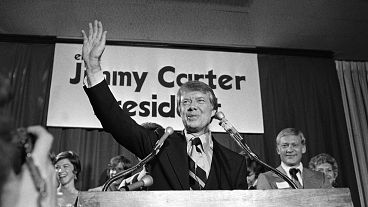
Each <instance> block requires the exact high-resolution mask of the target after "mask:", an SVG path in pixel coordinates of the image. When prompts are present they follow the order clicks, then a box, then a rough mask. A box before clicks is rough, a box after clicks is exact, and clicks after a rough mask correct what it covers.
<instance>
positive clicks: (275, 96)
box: [0, 42, 360, 206]
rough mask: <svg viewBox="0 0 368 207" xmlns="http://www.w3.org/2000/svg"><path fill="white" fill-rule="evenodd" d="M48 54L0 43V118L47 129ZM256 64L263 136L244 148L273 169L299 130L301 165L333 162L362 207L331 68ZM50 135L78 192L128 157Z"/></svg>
mask: <svg viewBox="0 0 368 207" xmlns="http://www.w3.org/2000/svg"><path fill="white" fill-rule="evenodd" d="M53 53H54V42H50V43H48V44H46V43H43V44H38V43H32V44H29V43H18V42H5V43H2V42H0V54H1V56H0V61H1V63H2V64H1V65H0V69H1V74H5V76H6V77H8V78H10V80H11V83H12V84H11V89H12V90H13V94H14V97H13V99H12V101H11V102H10V103H8V104H7V105H5V107H3V108H2V109H1V114H5V115H9V116H11V117H13V118H14V120H15V121H14V127H20V126H28V125H33V124H41V125H45V123H46V116H47V106H48V97H49V89H50V82H51V74H52V63H53ZM258 61H259V62H258V64H259V75H260V84H261V96H262V110H263V118H264V134H243V136H245V137H246V138H245V139H244V140H245V142H246V143H247V144H248V145H249V146H250V148H251V149H252V150H253V151H254V152H255V153H256V154H257V155H258V156H259V157H260V158H261V159H262V160H264V161H266V162H267V163H269V164H271V165H272V166H274V167H276V166H278V165H279V164H280V160H279V156H278V155H277V153H276V150H275V137H276V135H277V133H278V132H279V131H280V130H282V129H283V128H286V127H296V128H300V129H301V130H302V131H303V132H304V133H305V135H306V137H307V153H306V154H305V155H304V158H303V163H304V165H305V166H307V163H308V161H309V159H310V158H311V157H312V156H314V155H316V154H318V153H321V152H326V153H329V154H331V155H332V156H334V157H335V158H336V160H337V161H338V164H339V167H340V169H339V177H338V178H337V182H338V185H339V187H349V188H350V190H351V194H352V198H353V201H354V205H355V206H360V205H359V195H358V190H357V187H356V186H357V184H356V177H355V172H354V170H353V169H354V165H353V159H352V156H351V150H350V144H349V138H348V131H347V127H346V122H345V116H344V109H343V104H342V98H341V92H340V86H339V82H338V78H337V73H336V69H335V65H334V61H333V60H332V59H331V58H313V57H301V56H285V55H266V54H261V55H258ZM224 113H225V114H226V112H224ZM246 115H247V114H244V116H246ZM229 121H230V122H231V120H229ZM233 124H234V125H235V126H236V124H237V123H233ZM164 127H165V126H164ZM48 130H49V131H50V132H51V133H52V134H53V135H54V138H55V141H54V144H53V147H52V152H54V153H55V154H57V153H59V152H61V151H65V150H73V151H75V152H77V153H78V154H79V155H80V158H81V162H82V172H81V180H80V181H79V183H78V185H77V186H78V188H79V189H80V190H87V189H89V188H92V187H96V186H97V185H99V184H101V183H102V182H103V179H104V176H105V170H106V165H107V163H108V161H109V159H110V158H111V157H113V156H116V155H118V154H125V155H127V156H130V157H133V155H132V154H130V153H129V152H128V151H127V150H126V149H125V148H123V147H121V146H119V145H118V144H117V143H116V142H115V141H114V139H113V138H112V137H111V135H109V134H107V133H105V132H103V131H102V130H98V129H82V128H58V127H49V128H48ZM214 136H215V138H216V139H217V140H218V141H219V142H221V143H223V144H224V145H225V146H227V147H228V148H230V149H232V150H234V151H239V148H238V147H237V145H236V144H235V143H234V142H233V141H231V139H230V138H229V137H228V135H227V134H225V133H215V134H214Z"/></svg>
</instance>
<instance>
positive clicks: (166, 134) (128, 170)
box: [102, 127, 174, 191]
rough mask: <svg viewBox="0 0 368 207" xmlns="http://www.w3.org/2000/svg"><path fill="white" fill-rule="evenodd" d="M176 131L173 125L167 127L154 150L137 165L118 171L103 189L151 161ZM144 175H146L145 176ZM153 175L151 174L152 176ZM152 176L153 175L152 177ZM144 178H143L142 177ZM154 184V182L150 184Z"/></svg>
mask: <svg viewBox="0 0 368 207" xmlns="http://www.w3.org/2000/svg"><path fill="white" fill-rule="evenodd" d="M173 132H174V129H173V128H172V127H166V129H165V133H164V134H163V135H162V136H161V138H160V139H159V140H157V142H156V144H155V147H154V148H153V150H152V152H151V153H150V154H149V155H147V156H146V157H145V158H143V160H141V161H140V162H139V163H138V164H136V165H135V166H133V167H131V168H129V169H126V170H124V171H121V172H119V173H117V174H116V175H115V176H114V177H112V178H110V179H108V180H107V181H106V182H105V184H104V186H103V188H102V191H106V190H107V189H108V187H109V186H110V185H111V184H112V183H113V182H114V181H116V180H118V179H120V178H122V177H124V176H126V175H127V174H129V173H131V172H133V171H135V170H137V169H139V168H141V167H142V166H143V165H145V164H146V163H147V162H149V161H151V160H152V159H153V158H154V157H155V156H156V155H157V154H158V153H159V151H160V149H161V147H162V145H163V144H164V142H165V140H166V139H167V137H169V136H170V135H171V134H172V133H173ZM143 177H144V176H143ZM150 177H151V176H150ZM151 178H152V177H151ZM142 179H143V178H142ZM150 185H152V183H151V184H150Z"/></svg>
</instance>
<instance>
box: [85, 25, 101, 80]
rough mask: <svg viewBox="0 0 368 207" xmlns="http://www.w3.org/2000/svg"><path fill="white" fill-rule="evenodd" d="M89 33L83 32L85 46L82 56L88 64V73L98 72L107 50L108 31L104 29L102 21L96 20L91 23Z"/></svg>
mask: <svg viewBox="0 0 368 207" xmlns="http://www.w3.org/2000/svg"><path fill="white" fill-rule="evenodd" d="M88 25H89V35H88V37H87V35H86V33H85V32H84V30H82V34H83V48H82V56H83V60H84V62H85V64H86V68H87V73H92V74H93V73H96V72H98V71H100V70H101V66H100V58H101V56H102V53H103V51H104V50H105V44H106V33H107V31H103V27H102V23H101V22H100V21H97V20H95V21H94V22H93V25H92V23H89V24H88Z"/></svg>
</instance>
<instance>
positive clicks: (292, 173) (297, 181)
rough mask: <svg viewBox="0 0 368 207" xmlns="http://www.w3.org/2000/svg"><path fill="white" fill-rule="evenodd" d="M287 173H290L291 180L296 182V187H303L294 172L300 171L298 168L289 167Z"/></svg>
mask: <svg viewBox="0 0 368 207" xmlns="http://www.w3.org/2000/svg"><path fill="white" fill-rule="evenodd" d="M289 173H290V175H291V178H292V180H293V181H294V183H295V184H296V186H297V187H298V188H303V186H302V185H301V184H300V182H299V179H298V176H297V175H296V174H298V173H300V170H299V169H297V168H291V169H290V170H289Z"/></svg>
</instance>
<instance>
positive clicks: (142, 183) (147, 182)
mask: <svg viewBox="0 0 368 207" xmlns="http://www.w3.org/2000/svg"><path fill="white" fill-rule="evenodd" d="M152 184H153V178H152V176H150V175H145V176H143V177H142V179H141V180H139V181H138V182H135V183H132V184H130V185H127V186H125V187H124V189H125V190H126V191H133V190H137V189H139V188H141V187H149V186H151V185H152Z"/></svg>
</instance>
